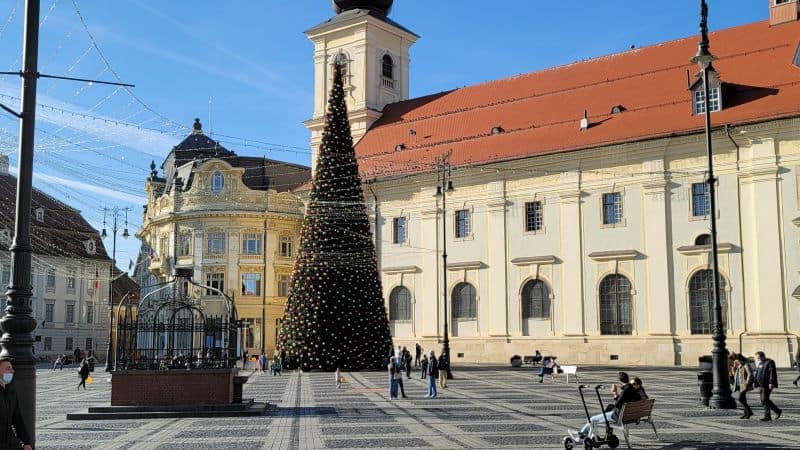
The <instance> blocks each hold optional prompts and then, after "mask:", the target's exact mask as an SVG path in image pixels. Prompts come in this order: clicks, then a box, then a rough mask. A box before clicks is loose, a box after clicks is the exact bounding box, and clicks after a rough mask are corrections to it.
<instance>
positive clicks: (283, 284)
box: [278, 275, 291, 297]
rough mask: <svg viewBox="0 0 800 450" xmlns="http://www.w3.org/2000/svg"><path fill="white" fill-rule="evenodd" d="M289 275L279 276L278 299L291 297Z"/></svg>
mask: <svg viewBox="0 0 800 450" xmlns="http://www.w3.org/2000/svg"><path fill="white" fill-rule="evenodd" d="M290 279H291V278H290V276H289V275H278V297H288V296H289V280H290Z"/></svg>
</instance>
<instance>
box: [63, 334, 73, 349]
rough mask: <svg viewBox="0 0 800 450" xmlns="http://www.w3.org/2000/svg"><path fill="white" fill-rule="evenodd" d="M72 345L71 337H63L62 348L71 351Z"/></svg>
mask: <svg viewBox="0 0 800 450" xmlns="http://www.w3.org/2000/svg"><path fill="white" fill-rule="evenodd" d="M73 348H74V347H73V346H72V338H71V337H67V338H66V339H64V350H68V351H72V349H73Z"/></svg>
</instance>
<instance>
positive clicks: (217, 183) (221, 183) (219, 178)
mask: <svg viewBox="0 0 800 450" xmlns="http://www.w3.org/2000/svg"><path fill="white" fill-rule="evenodd" d="M223 187H225V177H224V176H223V175H222V172H220V171H219V170H218V171H216V172H214V175H212V176H211V192H213V193H215V194H219V193H220V192H222V188H223Z"/></svg>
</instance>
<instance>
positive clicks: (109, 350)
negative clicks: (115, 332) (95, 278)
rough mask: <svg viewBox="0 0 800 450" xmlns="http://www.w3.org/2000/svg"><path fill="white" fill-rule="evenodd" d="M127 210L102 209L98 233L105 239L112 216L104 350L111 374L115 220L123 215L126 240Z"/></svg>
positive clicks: (112, 364)
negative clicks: (106, 345) (106, 335)
mask: <svg viewBox="0 0 800 450" xmlns="http://www.w3.org/2000/svg"><path fill="white" fill-rule="evenodd" d="M128 210H130V208H119V207H117V206H115V207H113V208H103V232H102V233H100V236H101V237H102V238H104V239H105V238H106V237H107V236H108V233H106V218H107V216H109V215H110V216H112V217H113V218H114V222H113V225H112V226H111V234H112V236H113V237H112V241H111V242H112V244H111V268H109V269H108V274H109V275H108V347H107V348H106V372H111V371H112V370H114V363H113V360H114V356H113V355H114V351H113V350H112V348H111V329H112V328H113V325H114V303H113V300H112V296H113V294H114V267H116V266H117V218H118V217H119V216H121V215H123V214H124V215H125V228H124V230H123V231H122V237H123V238H126V239H127V237H128V236H130V234H129V233H128Z"/></svg>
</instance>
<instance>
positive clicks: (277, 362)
mask: <svg viewBox="0 0 800 450" xmlns="http://www.w3.org/2000/svg"><path fill="white" fill-rule="evenodd" d="M281 371H283V365H281V359H280V358H278V355H275V357H274V358H272V376H273V377H274V376H275V375H281Z"/></svg>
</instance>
